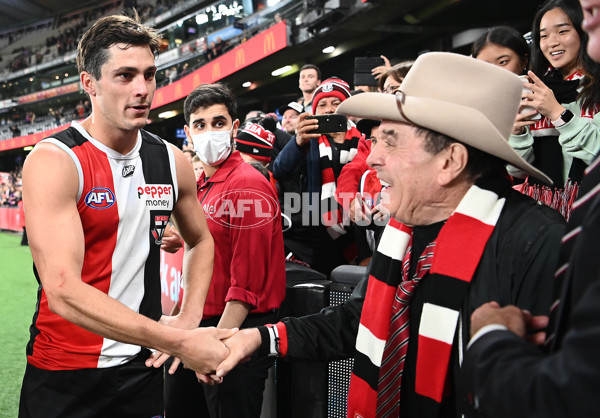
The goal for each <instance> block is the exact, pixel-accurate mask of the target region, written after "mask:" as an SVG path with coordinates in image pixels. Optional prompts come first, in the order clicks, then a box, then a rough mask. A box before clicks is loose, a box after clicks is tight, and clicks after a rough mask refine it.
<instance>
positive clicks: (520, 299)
mask: <svg viewBox="0 0 600 418" xmlns="http://www.w3.org/2000/svg"><path fill="white" fill-rule="evenodd" d="M563 233H564V220H563V218H562V217H561V216H560V215H559V214H558V213H557V212H555V211H554V210H552V209H550V208H548V207H546V206H542V205H540V204H538V203H537V202H536V201H534V200H533V199H530V198H529V197H526V196H523V195H521V194H520V193H518V192H515V191H511V192H510V194H509V196H508V198H507V201H506V203H505V206H504V208H503V210H502V214H501V215H500V218H499V220H498V223H497V225H496V228H495V229H494V232H493V233H492V235H491V237H490V239H489V240H488V243H487V244H486V247H485V250H484V253H483V255H482V258H481V261H480V263H479V266H478V268H477V271H476V272H475V275H474V277H473V280H472V282H471V286H470V289H469V293H468V296H467V298H466V300H465V301H464V304H463V308H462V310H461V311H462V313H461V318H462V327H461V328H462V330H463V333H462V336H461V341H462V344H461V351H462V350H463V349H464V348H465V347H466V344H467V342H468V340H469V329H470V317H471V313H472V312H473V311H474V310H475V309H476V308H477V307H479V306H480V305H481V304H483V303H485V302H489V301H492V300H495V301H497V302H499V303H500V304H501V305H507V304H513V305H517V306H520V307H522V308H524V309H528V310H530V311H531V312H532V313H534V314H547V312H548V309H549V306H550V303H551V298H552V274H553V271H554V270H555V267H556V260H557V258H558V257H557V256H558V252H559V248H560V237H561V236H562V234H563ZM457 245H460V243H457ZM368 274H369V272H368V271H367V274H366V277H365V278H363V280H362V281H361V282H360V284H359V285H358V286H357V287H356V289H355V290H354V292H353V294H352V295H351V297H350V298H349V299H348V301H347V302H346V303H344V304H343V305H338V306H333V307H328V308H325V309H323V310H322V311H321V312H320V313H318V314H314V315H309V316H306V317H303V318H286V319H284V320H283V322H284V323H285V325H286V330H287V340H288V351H287V354H286V358H290V359H302V360H328V361H331V360H338V359H342V358H347V357H352V356H353V355H354V346H355V341H356V334H357V329H358V324H359V321H360V315H361V310H362V305H363V302H364V297H365V293H366V289H367V282H368ZM426 281H427V276H425V277H424V278H423V280H422V282H421V284H420V287H419V288H421V287H423V288H426V286H427V284H426ZM417 292H418V289H417ZM416 300H417V301H418V298H417V295H416V294H415V298H414V299H413V302H414V301H416ZM417 303H418V302H417ZM414 308H415V307H414V306H413V305H412V304H411V329H415V330H418V327H419V324H418V320H419V319H420V318H416V322H415V318H413V316H412V312H413V311H418V312H420V308H419V309H414ZM413 341H415V339H411V343H410V344H416V341H415V342H413ZM457 348H458V343H457V341H456V340H455V343H454V352H455V353H454V355H453V366H451V367H452V368H451V370H450V374H451V376H452V377H455V376H456V375H457V371H458V368H459V355H458V350H457ZM409 350H410V346H409ZM415 360H416V359H411V358H410V357H409V358H408V360H407V365H406V367H405V370H407V368H410V367H411V366H410V364H411V363H412V367H413V368H414V366H415V363H416V361H415ZM409 373H410V372H409ZM409 409H410V410H411V413H410V414H409V416H411V417H412V416H420V415H419V414H420V413H419V411H418V409H419V408H418V406H417V407H415V408H413V407H411V406H410V405H409ZM413 409H414V411H413ZM452 409H453V410H454V409H455V408H452ZM421 414H422V413H421ZM453 415H455V413H454V412H453V413H452V416H453Z"/></svg>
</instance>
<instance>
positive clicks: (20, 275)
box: [0, 232, 37, 418]
mask: <svg viewBox="0 0 600 418" xmlns="http://www.w3.org/2000/svg"><path fill="white" fill-rule="evenodd" d="M36 291H37V283H36V281H35V278H34V277H33V272H32V264H31V253H30V252H29V247H26V246H25V247H22V246H21V235H18V234H12V233H6V232H0V294H1V295H2V302H1V303H0V318H1V320H0V341H2V348H0V418H14V417H16V416H17V408H18V405H19V391H20V390H21V380H22V379H23V372H24V371H25V362H26V359H25V345H26V344H27V340H28V338H29V325H30V323H31V318H32V316H33V311H34V309H35V300H36Z"/></svg>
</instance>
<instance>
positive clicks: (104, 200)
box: [85, 187, 115, 209]
mask: <svg viewBox="0 0 600 418" xmlns="http://www.w3.org/2000/svg"><path fill="white" fill-rule="evenodd" d="M85 204H86V205H87V206H89V207H90V208H92V209H108V208H110V207H111V206H112V205H114V204H115V195H114V193H113V192H112V190H110V189H109V188H107V187H94V188H93V189H92V190H90V191H89V192H88V194H86V195H85Z"/></svg>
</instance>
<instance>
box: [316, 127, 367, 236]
mask: <svg viewBox="0 0 600 418" xmlns="http://www.w3.org/2000/svg"><path fill="white" fill-rule="evenodd" d="M361 135H362V134H361V133H360V132H359V131H358V129H356V128H355V127H352V128H350V129H349V130H348V131H347V132H346V137H345V138H344V142H343V143H342V144H338V148H339V150H340V162H339V164H340V166H342V167H343V166H344V165H345V164H347V163H349V162H350V161H352V159H353V158H354V156H355V155H356V152H357V150H358V140H359V139H360V137H361ZM329 141H330V139H329V138H328V137H327V136H326V135H321V137H320V138H319V157H320V159H319V167H320V168H321V208H323V209H322V210H323V213H322V218H323V225H325V227H326V228H327V232H328V233H329V236H331V238H333V239H336V238H338V237H340V236H342V235H344V234H345V233H346V229H345V228H344V225H343V223H342V210H341V207H340V205H339V204H338V203H337V201H336V200H335V188H336V178H335V174H334V172H333V155H332V151H331V144H330V142H329Z"/></svg>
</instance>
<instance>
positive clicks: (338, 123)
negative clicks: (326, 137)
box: [306, 113, 348, 134]
mask: <svg viewBox="0 0 600 418" xmlns="http://www.w3.org/2000/svg"><path fill="white" fill-rule="evenodd" d="M306 119H316V121H317V123H318V124H319V126H318V127H317V128H316V129H313V130H311V131H307V133H311V134H317V133H318V134H328V133H334V132H346V131H347V130H348V118H347V117H346V116H344V115H338V114H335V113H334V114H331V115H316V116H307V117H306Z"/></svg>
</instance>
